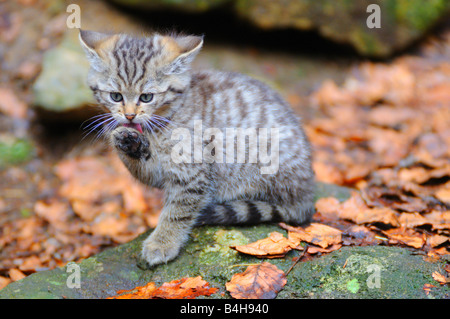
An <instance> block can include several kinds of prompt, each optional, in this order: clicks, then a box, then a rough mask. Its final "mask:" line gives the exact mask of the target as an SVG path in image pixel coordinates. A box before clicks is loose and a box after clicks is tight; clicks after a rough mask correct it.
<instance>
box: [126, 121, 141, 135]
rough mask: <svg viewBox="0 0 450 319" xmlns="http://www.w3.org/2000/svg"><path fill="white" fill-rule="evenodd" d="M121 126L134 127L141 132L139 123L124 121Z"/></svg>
mask: <svg viewBox="0 0 450 319" xmlns="http://www.w3.org/2000/svg"><path fill="white" fill-rule="evenodd" d="M123 126H125V127H131V128H134V129H135V130H138V131H139V133H142V127H141V124H139V123H125V124H123Z"/></svg>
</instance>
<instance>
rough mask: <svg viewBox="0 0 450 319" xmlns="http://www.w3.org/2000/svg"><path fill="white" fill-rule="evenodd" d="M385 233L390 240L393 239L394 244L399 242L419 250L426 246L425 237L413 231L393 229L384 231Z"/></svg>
mask: <svg viewBox="0 0 450 319" xmlns="http://www.w3.org/2000/svg"><path fill="white" fill-rule="evenodd" d="M383 233H384V234H385V235H386V236H388V237H389V238H390V239H392V240H393V241H394V243H395V242H397V241H398V242H400V243H403V244H405V245H408V246H411V247H414V248H417V249H419V248H422V246H423V245H424V244H425V240H424V237H423V235H422V234H420V233H417V232H415V231H413V230H411V229H405V228H393V229H389V230H386V231H383Z"/></svg>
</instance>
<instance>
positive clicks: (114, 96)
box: [110, 92, 123, 102]
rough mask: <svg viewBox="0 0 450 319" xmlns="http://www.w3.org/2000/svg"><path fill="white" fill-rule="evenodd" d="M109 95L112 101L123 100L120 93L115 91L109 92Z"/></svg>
mask: <svg viewBox="0 0 450 319" xmlns="http://www.w3.org/2000/svg"><path fill="white" fill-rule="evenodd" d="M110 96H111V99H112V100H113V101H114V102H120V101H122V100H123V96H122V94H120V93H117V92H111V94H110Z"/></svg>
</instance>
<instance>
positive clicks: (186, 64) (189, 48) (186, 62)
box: [164, 36, 203, 74]
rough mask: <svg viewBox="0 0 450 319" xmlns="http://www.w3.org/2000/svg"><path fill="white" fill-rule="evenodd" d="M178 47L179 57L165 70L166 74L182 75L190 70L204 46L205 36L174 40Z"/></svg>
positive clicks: (184, 37)
mask: <svg viewBox="0 0 450 319" xmlns="http://www.w3.org/2000/svg"><path fill="white" fill-rule="evenodd" d="M172 39H173V40H174V41H175V43H176V44H177V46H178V49H179V54H178V56H177V57H176V58H175V59H174V60H173V61H172V62H170V64H169V65H168V66H167V67H166V68H165V70H164V73H165V74H181V73H183V72H185V71H187V70H188V69H189V68H190V64H191V63H192V61H193V60H194V58H195V57H196V56H197V54H198V53H199V52H200V49H201V48H202V46H203V36H183V37H174V38H172Z"/></svg>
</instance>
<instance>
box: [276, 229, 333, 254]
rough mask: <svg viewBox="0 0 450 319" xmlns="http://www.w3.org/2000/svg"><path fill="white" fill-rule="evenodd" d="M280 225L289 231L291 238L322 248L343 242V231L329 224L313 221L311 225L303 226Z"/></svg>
mask: <svg viewBox="0 0 450 319" xmlns="http://www.w3.org/2000/svg"><path fill="white" fill-rule="evenodd" d="M280 226H281V227H282V228H284V229H286V230H288V231H289V238H290V239H291V240H297V241H306V242H308V243H310V244H314V245H318V246H320V247H322V248H327V247H328V246H331V245H334V244H339V243H341V242H342V235H341V234H342V232H341V231H340V230H339V229H336V228H334V227H331V226H328V225H324V224H318V223H311V224H310V225H309V226H307V227H305V228H303V227H293V226H289V225H286V224H284V223H280Z"/></svg>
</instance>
